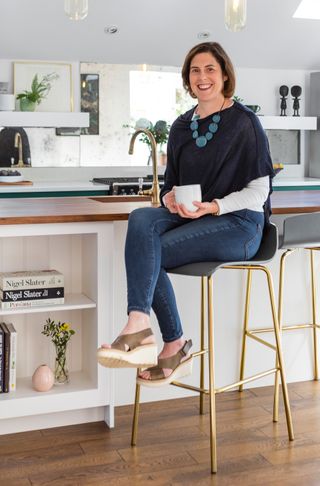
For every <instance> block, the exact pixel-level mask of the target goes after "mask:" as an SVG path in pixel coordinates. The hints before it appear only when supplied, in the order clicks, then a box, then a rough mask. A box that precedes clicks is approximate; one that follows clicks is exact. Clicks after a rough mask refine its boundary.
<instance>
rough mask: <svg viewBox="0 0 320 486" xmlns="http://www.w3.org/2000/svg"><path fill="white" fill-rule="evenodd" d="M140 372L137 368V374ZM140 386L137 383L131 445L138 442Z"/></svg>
mask: <svg viewBox="0 0 320 486" xmlns="http://www.w3.org/2000/svg"><path fill="white" fill-rule="evenodd" d="M139 372H140V369H138V370H137V376H138V374H139ZM140 386H141V385H138V383H137V384H136V394H135V400H134V412H133V421H132V434H131V445H132V446H135V445H136V444H137V434H138V420H139V406H140V403H139V401H140Z"/></svg>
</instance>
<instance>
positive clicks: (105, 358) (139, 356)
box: [97, 328, 158, 368]
mask: <svg viewBox="0 0 320 486" xmlns="http://www.w3.org/2000/svg"><path fill="white" fill-rule="evenodd" d="M152 335H153V332H152V330H151V329H150V328H149V329H144V330H143V331H138V332H134V333H132V334H121V336H118V337H117V339H115V341H113V343H112V344H111V348H99V349H98V351H97V359H98V362H99V363H100V364H101V365H102V366H105V367H106V368H146V367H148V366H152V365H154V364H156V363H157V361H158V360H157V345H156V344H141V342H142V341H143V340H144V339H146V338H147V337H149V336H152Z"/></svg>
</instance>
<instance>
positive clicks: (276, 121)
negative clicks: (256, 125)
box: [259, 116, 317, 130]
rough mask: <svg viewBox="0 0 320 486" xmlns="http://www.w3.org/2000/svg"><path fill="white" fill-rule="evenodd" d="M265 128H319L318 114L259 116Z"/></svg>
mask: <svg viewBox="0 0 320 486" xmlns="http://www.w3.org/2000/svg"><path fill="white" fill-rule="evenodd" d="M259 120H260V122H261V125H262V126H263V128H264V129H265V130H317V117H316V116H259Z"/></svg>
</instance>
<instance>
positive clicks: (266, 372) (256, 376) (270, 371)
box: [214, 368, 279, 393]
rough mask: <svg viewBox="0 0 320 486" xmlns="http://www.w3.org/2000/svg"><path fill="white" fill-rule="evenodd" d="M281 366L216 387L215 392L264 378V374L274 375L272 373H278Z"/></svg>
mask: <svg viewBox="0 0 320 486" xmlns="http://www.w3.org/2000/svg"><path fill="white" fill-rule="evenodd" d="M278 370H279V368H272V369H271V370H267V371H263V372H262V373H257V374H256V375H252V376H250V377H249V378H244V379H243V380H240V381H237V383H232V384H231V385H227V386H223V387H222V388H216V389H215V391H214V392H215V393H222V392H225V391H228V390H231V389H232V388H235V387H237V386H240V385H244V384H245V383H250V381H254V380H258V379H259V378H263V377H264V376H268V375H272V373H276V372H277V371H278Z"/></svg>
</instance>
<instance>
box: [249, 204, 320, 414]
mask: <svg viewBox="0 0 320 486" xmlns="http://www.w3.org/2000/svg"><path fill="white" fill-rule="evenodd" d="M301 248H302V249H305V250H307V251H308V252H310V276H311V304H312V323H309V324H295V325H290V326H287V325H285V326H284V325H283V324H282V320H283V283H284V270H285V263H286V259H287V257H288V256H289V255H292V254H293V253H294V252H295V251H296V250H298V249H301ZM279 249H281V250H286V251H285V252H284V253H283V254H282V256H281V259H280V273H279V296H278V320H279V329H280V331H292V330H295V329H311V330H312V335H313V360H314V379H315V380H318V379H319V372H318V350H317V329H318V328H319V327H320V325H319V324H317V312H316V287H315V272H314V252H315V251H319V250H320V213H310V214H299V215H297V216H291V217H289V218H286V219H285V220H284V224H283V235H282V236H281V237H280V238H279ZM270 331H272V328H265V329H251V330H250V331H248V330H246V332H245V334H244V337H243V339H244V340H245V339H246V336H250V337H252V335H255V334H257V333H261V332H270ZM244 346H245V345H244ZM244 360H245V356H244V353H242V356H241V363H243V367H244ZM242 374H243V369H241V370H240V379H241V376H242ZM278 385H279V373H277V374H276V376H275V389H274V391H275V396H274V418H275V420H276V421H277V419H278V409H279V386H278Z"/></svg>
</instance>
